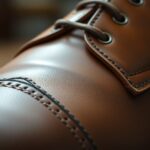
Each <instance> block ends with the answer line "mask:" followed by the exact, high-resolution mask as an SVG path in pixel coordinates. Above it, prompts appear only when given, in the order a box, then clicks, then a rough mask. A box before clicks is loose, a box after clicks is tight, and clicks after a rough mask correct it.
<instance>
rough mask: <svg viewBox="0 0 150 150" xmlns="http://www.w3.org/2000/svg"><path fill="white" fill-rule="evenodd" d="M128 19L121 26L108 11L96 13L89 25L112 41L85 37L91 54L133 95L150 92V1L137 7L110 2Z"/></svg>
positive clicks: (119, 0)
mask: <svg viewBox="0 0 150 150" xmlns="http://www.w3.org/2000/svg"><path fill="white" fill-rule="evenodd" d="M111 3H112V4H113V5H115V7H117V8H118V9H119V10H120V13H123V14H125V15H126V16H127V18H128V23H126V24H124V25H121V24H118V23H117V22H116V21H114V19H113V16H111V15H110V14H109V13H108V12H107V11H105V10H103V11H101V10H100V9H99V10H97V12H96V14H95V15H94V17H93V18H92V19H91V20H90V22H89V24H90V25H92V26H94V27H96V28H98V29H99V30H101V31H102V32H106V33H109V35H111V37H112V42H111V43H109V44H104V43H102V41H100V40H98V39H96V38H94V37H92V36H91V35H89V34H86V42H87V45H88V46H89V47H90V49H91V51H93V53H94V54H95V55H96V56H97V57H98V58H99V59H100V60H102V62H104V63H105V64H106V65H107V66H108V67H109V68H110V69H111V70H112V71H113V72H114V73H115V74H116V75H117V77H118V79H120V81H122V83H123V85H124V86H125V87H127V89H128V90H129V91H131V92H132V93H133V94H140V93H142V92H144V91H146V90H148V89H150V53H149V47H150V42H149V39H150V30H149V27H150V13H149V10H150V1H145V3H146V5H142V6H135V5H133V4H131V3H130V2H129V1H128V0H111Z"/></svg>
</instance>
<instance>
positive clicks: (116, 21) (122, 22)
mask: <svg viewBox="0 0 150 150" xmlns="http://www.w3.org/2000/svg"><path fill="white" fill-rule="evenodd" d="M121 15H122V17H123V20H117V19H116V18H115V17H113V18H112V20H113V21H114V22H115V23H117V24H119V25H125V24H127V23H128V17H127V15H125V14H123V13H121Z"/></svg>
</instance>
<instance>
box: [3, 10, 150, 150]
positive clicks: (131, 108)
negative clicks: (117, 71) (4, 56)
mask: <svg viewBox="0 0 150 150" xmlns="http://www.w3.org/2000/svg"><path fill="white" fill-rule="evenodd" d="M133 12H134V11H133ZM125 40H126V39H125ZM16 76H22V77H29V78H31V79H33V80H34V81H35V82H36V83H38V84H39V85H40V86H42V87H43V88H44V89H45V90H46V91H48V92H49V93H50V94H52V95H53V96H54V97H56V98H57V99H59V101H60V102H61V103H62V104H64V105H65V106H66V107H67V108H68V109H69V110H70V111H71V112H72V113H73V114H74V115H75V116H76V117H77V118H78V119H79V120H80V122H81V123H82V124H83V125H84V127H85V128H86V129H87V131H88V132H89V133H90V134H91V135H92V137H93V139H94V141H95V143H96V144H97V145H98V150H101V149H102V150H114V149H115V150H143V149H144V150H149V149H150V119H149V115H150V109H149V108H150V101H149V100H150V91H149V90H147V91H146V92H145V93H143V94H141V95H138V96H134V95H132V94H131V93H129V92H128V91H127V90H126V89H125V88H124V86H123V85H122V83H121V82H120V80H119V79H118V78H117V77H116V76H115V75H114V74H113V73H112V72H111V70H109V69H108V68H107V67H106V66H105V65H104V63H103V62H101V61H99V59H97V58H96V57H95V56H94V55H92V54H91V53H90V52H89V51H88V50H87V45H86V43H85V41H84V37H83V33H82V32H80V31H78V32H73V33H69V34H68V35H66V36H63V37H60V38H59V39H56V40H54V41H50V42H47V43H43V44H40V45H37V46H35V47H32V48H30V49H28V50H27V51H25V52H23V53H22V54H21V55H19V56H18V57H16V58H15V59H14V60H12V61H11V62H10V63H9V64H8V65H6V66H4V67H3V68H1V70H0V78H9V77H16ZM9 92H10V93H11V94H12V95H11V94H7V93H9ZM0 93H1V95H2V96H1V98H2V99H0V100H1V102H0V104H1V109H0V110H4V111H3V113H4V114H6V118H5V117H3V118H4V119H3V118H2V119H1V121H0V127H1V126H2V127H1V128H0V130H1V131H0V133H1V132H2V133H3V136H0V145H1V149H4V150H5V146H6V144H7V142H6V141H7V140H5V138H4V137H7V138H8V132H6V131H9V130H8V127H9V128H11V129H12V130H13V131H14V133H12V137H16V138H14V141H13V144H14V143H19V142H20V140H19V139H20V138H21V139H27V138H28V135H26V134H21V135H19V136H20V137H19V139H18V138H17V136H15V135H17V134H18V128H17V127H18V124H20V123H21V125H20V127H19V128H20V130H19V131H22V132H21V133H24V130H28V131H30V130H31V134H30V136H31V139H32V140H31V141H30V142H28V141H27V140H24V142H25V144H24V145H25V146H26V147H25V148H26V149H28V150H30V149H31V150H32V148H31V147H30V146H31V145H33V147H36V149H38V148H39V149H44V148H45V149H46V150H47V149H49V147H51V146H52V147H54V148H53V149H56V150H57V149H65V150H67V149H73V148H74V149H76V150H78V149H80V148H79V147H78V144H77V143H74V139H73V137H72V136H71V134H70V133H69V131H68V130H67V129H66V128H65V127H64V126H61V123H60V122H59V121H57V120H55V117H54V116H51V113H50V112H47V111H46V110H45V108H43V107H42V106H40V105H39V104H36V103H33V98H30V97H28V96H26V95H25V94H21V93H20V92H17V91H15V92H14V91H12V90H10V89H9V90H8V89H7V88H0ZM13 95H14V96H13ZM20 100H21V101H20ZM5 101H6V102H8V106H10V109H12V107H13V105H15V104H18V105H19V107H17V105H15V106H16V107H15V108H14V111H13V112H12V114H11V115H13V117H15V119H16V118H17V115H16V113H15V112H21V113H23V116H22V114H21V113H19V118H22V120H23V121H25V119H26V118H27V120H28V119H29V121H28V122H29V124H30V125H29V126H26V128H25V126H24V124H22V123H23V122H20V119H16V121H15V122H12V119H11V118H9V116H8V115H7V114H8V110H6V109H3V108H4V106H3V105H2V104H3V103H4V102H5ZM10 102H15V103H13V105H10V104H11V103H10ZM20 103H25V105H24V106H22V104H20ZM6 106H7V105H6ZM25 106H26V107H25ZM20 108H22V110H20ZM32 113H33V116H34V115H35V117H34V119H33V118H31V117H32V116H30V114H32ZM24 115H25V116H24ZM37 116H38V117H37ZM32 119H33V120H32ZM4 120H6V121H7V122H8V127H7V126H3V124H2V123H3V121H4ZM11 122H12V124H13V123H14V124H13V125H12V126H11V125H10V126H9V123H11ZM34 122H37V124H36V125H35V124H34ZM41 123H42V125H41ZM49 124H51V125H52V126H49ZM55 125H56V126H55ZM15 126H16V128H13V127H15ZM33 126H34V127H33ZM41 126H42V127H41ZM57 126H58V127H57ZM37 130H38V131H37ZM59 130H60V131H61V132H57V131H59ZM34 131H35V132H37V134H38V135H41V136H40V137H41V138H40V139H42V140H43V141H42V142H43V143H44V141H45V140H46V145H45V147H44V148H43V147H42V146H41V145H40V142H37V141H38V140H36V138H37V136H36V135H35V134H33V133H34ZM53 137H54V139H53ZM60 137H61V138H60ZM7 138H6V139H7ZM44 139H45V140H44ZM3 141H5V143H6V144H2V143H4V142H3ZM48 141H49V147H48V146H47V144H48V143H47V142H48ZM51 141H54V143H53V142H51ZM63 141H64V144H63ZM13 146H14V145H11V144H10V147H7V149H8V150H9V149H12V148H13ZM40 146H41V147H40ZM43 146H44V144H43ZM55 146H56V147H55ZM57 146H58V147H57ZM67 146H68V147H67ZM70 147H71V148H70ZM15 149H16V150H20V149H21V148H20V147H15Z"/></svg>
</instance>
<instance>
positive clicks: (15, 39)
mask: <svg viewBox="0 0 150 150" xmlns="http://www.w3.org/2000/svg"><path fill="white" fill-rule="evenodd" d="M79 1H80V0H0V67H1V66H2V65H4V64H5V63H7V62H8V61H9V60H10V59H11V58H12V57H13V56H14V55H15V53H17V51H18V50H19V47H20V46H21V45H22V44H23V43H25V42H26V41H28V40H30V39H31V38H33V37H34V36H36V35H37V34H38V33H40V32H41V31H43V30H44V29H46V28H47V27H49V26H50V25H52V24H53V23H54V21H55V20H56V19H58V18H61V17H63V16H64V15H65V14H67V13H68V12H69V11H70V10H71V9H72V8H74V6H75V5H76V4H77V2H79Z"/></svg>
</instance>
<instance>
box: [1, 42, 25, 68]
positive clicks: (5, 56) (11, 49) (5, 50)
mask: <svg viewBox="0 0 150 150" xmlns="http://www.w3.org/2000/svg"><path fill="white" fill-rule="evenodd" d="M21 43H23V42H15V43H0V67H1V66H3V65H4V64H6V63H7V62H8V61H9V60H11V58H12V57H13V56H14V55H15V53H16V52H17V51H18V50H19V47H20V45H21Z"/></svg>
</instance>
